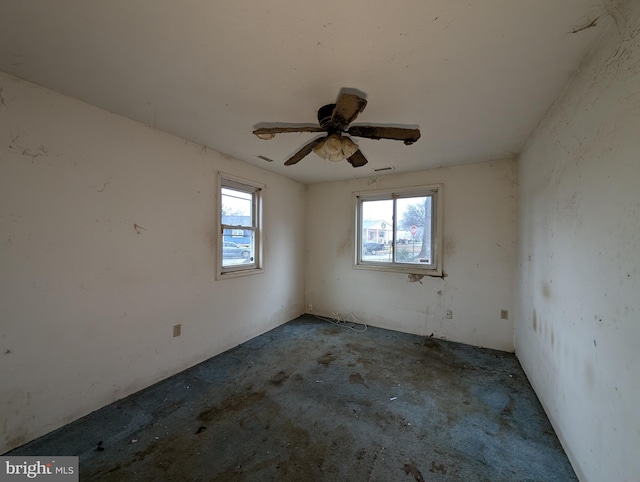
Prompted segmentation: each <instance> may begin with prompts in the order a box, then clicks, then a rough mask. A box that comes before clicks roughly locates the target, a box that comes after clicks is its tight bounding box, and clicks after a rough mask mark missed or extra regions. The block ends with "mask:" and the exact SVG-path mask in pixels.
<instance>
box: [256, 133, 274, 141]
mask: <svg viewBox="0 0 640 482" xmlns="http://www.w3.org/2000/svg"><path fill="white" fill-rule="evenodd" d="M256 136H258V138H260V139H262V140H264V141H268V140H271V139H273V138H274V137H275V136H276V135H275V134H272V133H270V132H266V133H264V134H256Z"/></svg>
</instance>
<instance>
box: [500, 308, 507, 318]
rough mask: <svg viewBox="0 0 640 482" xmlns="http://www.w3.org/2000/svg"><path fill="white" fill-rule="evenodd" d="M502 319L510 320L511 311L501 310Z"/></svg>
mask: <svg viewBox="0 0 640 482" xmlns="http://www.w3.org/2000/svg"><path fill="white" fill-rule="evenodd" d="M500 319H501V320H508V319H509V310H500Z"/></svg>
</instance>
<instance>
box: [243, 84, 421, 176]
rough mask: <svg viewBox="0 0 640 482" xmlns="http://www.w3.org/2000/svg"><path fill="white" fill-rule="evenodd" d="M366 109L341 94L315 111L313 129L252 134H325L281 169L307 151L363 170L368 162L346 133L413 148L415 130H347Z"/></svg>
mask: <svg viewBox="0 0 640 482" xmlns="http://www.w3.org/2000/svg"><path fill="white" fill-rule="evenodd" d="M366 106H367V101H366V100H365V99H364V98H362V97H360V96H359V95H356V94H352V93H347V92H342V93H340V95H339V96H338V100H337V102H336V103H335V104H327V105H325V106H323V107H320V109H318V123H319V124H320V125H319V126H315V125H299V126H295V125H294V126H280V127H278V126H276V127H263V128H260V129H256V130H254V131H253V133H254V134H255V135H256V136H258V137H259V138H260V139H265V140H268V139H273V138H274V137H275V135H276V134H281V133H285V132H326V133H327V135H326V136H322V137H317V138H316V139H313V140H312V141H311V142H309V143H308V144H306V145H305V146H304V147H302V149H300V150H299V151H298V152H296V153H295V154H294V155H293V156H291V158H289V159H288V160H287V161H286V162H285V163H284V165H285V166H291V165H293V164H296V163H298V162H300V161H301V160H302V158H303V157H305V156H306V155H307V154H309V153H310V152H311V151H313V152H315V153H316V154H317V155H319V156H320V157H322V158H323V159H329V160H331V161H341V160H343V159H347V161H348V162H349V163H350V164H351V165H352V166H353V167H360V166H364V165H365V164H366V163H367V162H368V161H367V158H366V157H364V155H363V154H362V152H360V149H359V148H358V145H357V144H355V143H354V142H353V141H352V140H351V139H350V138H349V137H347V136H345V135H343V134H344V133H347V134H349V135H351V136H355V137H365V138H368V139H393V140H398V141H404V143H405V144H406V145H410V144H413V143H414V142H416V141H417V140H418V139H419V138H420V131H419V130H418V129H407V128H404V127H384V126H371V125H356V126H351V127H349V124H351V123H352V122H353V121H354V120H355V119H356V117H358V115H359V114H360V113H361V112H362V111H363V110H364V108H365V107H366Z"/></svg>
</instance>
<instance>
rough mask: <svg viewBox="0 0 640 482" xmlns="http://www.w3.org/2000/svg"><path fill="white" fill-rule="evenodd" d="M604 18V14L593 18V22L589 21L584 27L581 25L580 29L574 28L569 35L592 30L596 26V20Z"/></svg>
mask: <svg viewBox="0 0 640 482" xmlns="http://www.w3.org/2000/svg"><path fill="white" fill-rule="evenodd" d="M603 16H604V14H602V15H598V16H597V17H596V18H594V19H593V20H591V21H590V22H589V23H587V24H586V25H583V26H582V27H576V28H574V29H573V30H572V31H571V33H578V32H582V31H583V30H587V29H588V28H593V27H595V26H596V25H598V20H600V19H601V18H602V17H603Z"/></svg>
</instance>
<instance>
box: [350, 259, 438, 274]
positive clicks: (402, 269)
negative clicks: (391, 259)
mask: <svg viewBox="0 0 640 482" xmlns="http://www.w3.org/2000/svg"><path fill="white" fill-rule="evenodd" d="M353 269H363V270H369V271H386V272H388V273H402V274H419V275H424V276H431V277H433V278H442V277H443V276H442V270H440V269H436V268H422V267H419V266H398V265H397V264H394V265H384V264H382V263H360V264H354V265H353Z"/></svg>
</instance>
